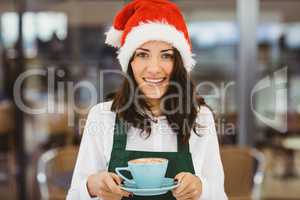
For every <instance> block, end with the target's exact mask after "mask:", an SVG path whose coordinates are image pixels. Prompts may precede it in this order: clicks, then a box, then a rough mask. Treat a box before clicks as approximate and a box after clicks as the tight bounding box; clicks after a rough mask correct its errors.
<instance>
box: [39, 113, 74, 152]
mask: <svg viewBox="0 0 300 200" xmlns="http://www.w3.org/2000/svg"><path fill="white" fill-rule="evenodd" d="M41 117H42V118H43V119H44V120H45V122H46V127H47V133H48V140H47V143H46V146H48V148H55V147H59V146H64V145H70V144H72V142H73V138H74V131H73V130H72V128H71V127H69V125H68V120H69V119H68V113H67V112H65V113H47V114H44V115H42V116H41Z"/></svg>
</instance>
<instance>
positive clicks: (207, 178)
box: [67, 101, 227, 200]
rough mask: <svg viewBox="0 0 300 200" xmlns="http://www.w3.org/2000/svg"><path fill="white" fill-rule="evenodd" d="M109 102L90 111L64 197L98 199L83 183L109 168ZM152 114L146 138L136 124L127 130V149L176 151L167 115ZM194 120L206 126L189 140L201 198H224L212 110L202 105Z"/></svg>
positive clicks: (111, 124) (111, 132) (111, 125)
mask: <svg viewBox="0 0 300 200" xmlns="http://www.w3.org/2000/svg"><path fill="white" fill-rule="evenodd" d="M111 104H112V101H108V102H102V103H99V104H97V105H95V106H93V107H92V108H91V109H90V111H89V114H88V117H87V120H86V124H85V128H84V132H83V136H82V140H81V144H80V148H79V153H78V157H77V161H76V165H75V169H74V172H73V178H72V183H71V187H70V189H69V191H68V195H67V200H89V199H97V200H98V199H99V198H91V197H90V195H89V193H88V190H87V184H86V183H87V178H88V176H89V175H91V174H94V173H97V172H100V171H103V170H107V169H108V164H109V160H110V155H111V151H112V145H113V135H114V125H115V117H116V114H115V113H114V112H112V111H110V108H111ZM155 118H156V120H157V122H151V130H152V131H151V134H150V137H148V138H147V139H145V138H143V136H142V135H141V134H140V130H139V129H137V128H134V127H132V128H130V129H129V130H128V132H127V134H128V135H127V144H126V150H135V151H158V152H177V136H176V134H175V133H174V132H173V131H172V129H171V128H170V126H169V125H168V121H167V119H166V117H165V116H160V117H155ZM196 120H197V122H198V123H199V124H200V125H203V126H205V127H206V128H201V129H200V134H201V136H200V137H199V136H197V135H196V134H195V133H194V131H192V132H191V137H190V140H189V147H190V152H191V155H192V160H193V165H194V169H195V174H196V175H197V176H198V177H199V178H200V179H201V181H202V194H201V197H200V200H227V196H226V194H225V192H224V173H223V166H222V163H221V159H220V154H219V144H218V139H217V134H216V129H215V123H214V118H213V114H212V112H211V111H210V110H209V109H208V108H207V107H205V106H201V107H200V109H199V111H198V116H197V119H196ZM198 132H199V131H198ZM100 200H101V199H100Z"/></svg>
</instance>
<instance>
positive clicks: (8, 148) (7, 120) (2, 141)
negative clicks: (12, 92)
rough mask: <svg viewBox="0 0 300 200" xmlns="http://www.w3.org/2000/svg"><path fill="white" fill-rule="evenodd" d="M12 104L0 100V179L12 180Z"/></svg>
mask: <svg viewBox="0 0 300 200" xmlns="http://www.w3.org/2000/svg"><path fill="white" fill-rule="evenodd" d="M14 120H15V119H14V105H13V104H12V103H11V102H10V101H7V100H3V101H1V102H0V181H2V180H5V181H10V180H13V179H14V178H13V176H14V175H15V161H14V160H15V159H14V144H13V133H14V131H15V121H14Z"/></svg>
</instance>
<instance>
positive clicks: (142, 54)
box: [135, 52, 148, 58]
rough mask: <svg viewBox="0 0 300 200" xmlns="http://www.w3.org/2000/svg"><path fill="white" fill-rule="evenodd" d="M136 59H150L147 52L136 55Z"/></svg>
mask: <svg viewBox="0 0 300 200" xmlns="http://www.w3.org/2000/svg"><path fill="white" fill-rule="evenodd" d="M135 56H136V57H140V58H146V57H148V54H147V53H145V52H138V53H136V54H135Z"/></svg>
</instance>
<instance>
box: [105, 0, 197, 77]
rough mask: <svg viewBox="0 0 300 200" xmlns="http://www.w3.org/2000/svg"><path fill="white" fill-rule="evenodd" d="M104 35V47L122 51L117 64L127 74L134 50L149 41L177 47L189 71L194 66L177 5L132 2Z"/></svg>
mask: <svg viewBox="0 0 300 200" xmlns="http://www.w3.org/2000/svg"><path fill="white" fill-rule="evenodd" d="M105 34H106V40H105V43H106V44H109V45H111V46H113V47H116V48H119V50H118V60H119V62H120V64H121V67H122V70H123V71H124V72H126V71H127V66H128V63H129V60H130V58H131V56H132V55H133V53H134V52H135V50H136V49H137V48H138V47H139V46H140V45H142V44H143V43H145V42H147V41H150V40H156V41H157V40H158V41H164V42H167V43H170V44H171V45H172V46H173V47H175V48H176V49H177V50H178V51H179V52H180V54H181V57H182V60H183V64H184V67H185V68H186V69H187V71H190V70H191V69H192V67H193V66H194V65H195V60H194V59H193V54H192V45H191V41H190V38H189V34H188V30H187V27H186V24H185V21H184V18H183V16H182V14H181V12H180V10H179V8H178V7H177V6H176V4H174V3H172V2H170V1H168V0H132V1H131V2H130V3H129V4H127V5H126V6H125V7H124V8H123V9H122V10H120V11H119V12H118V13H117V15H116V17H115V19H114V22H113V26H112V27H111V28H110V30H109V31H108V32H106V33H105Z"/></svg>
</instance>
